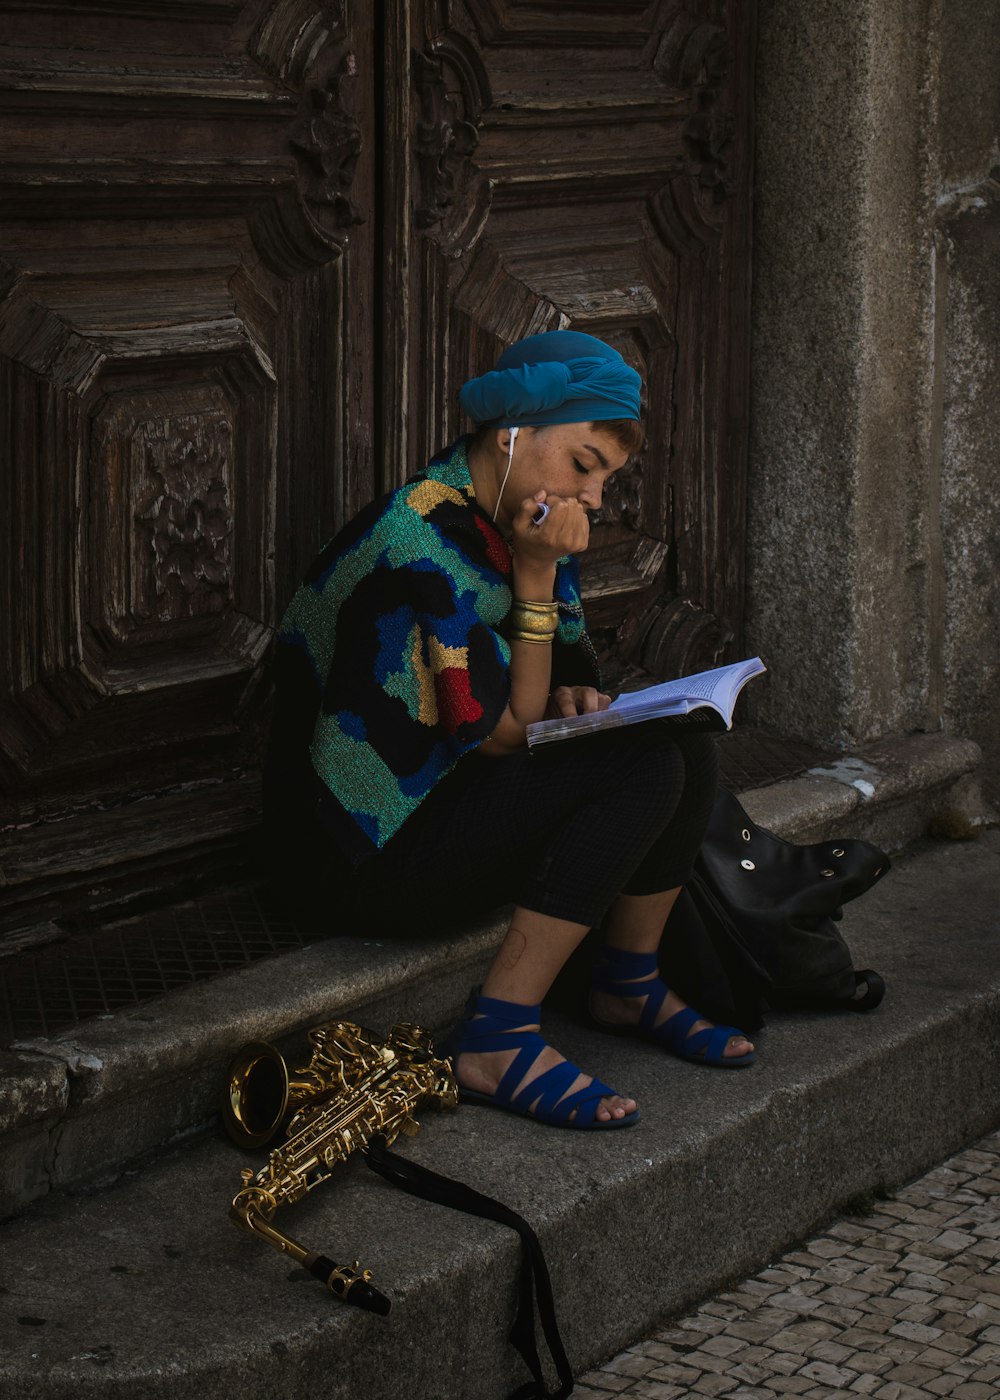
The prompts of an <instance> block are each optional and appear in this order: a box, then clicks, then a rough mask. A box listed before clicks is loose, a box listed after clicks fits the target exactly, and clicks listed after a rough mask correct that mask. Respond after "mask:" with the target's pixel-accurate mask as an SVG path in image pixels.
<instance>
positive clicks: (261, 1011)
mask: <svg viewBox="0 0 1000 1400" xmlns="http://www.w3.org/2000/svg"><path fill="white" fill-rule="evenodd" d="M978 757H979V750H978V748H977V747H976V745H975V744H971V743H969V742H967V741H963V740H957V739H950V738H948V737H947V736H944V735H916V736H913V737H911V738H907V739H901V740H893V741H887V742H886V743H883V744H882V745H879V746H876V747H873V748H872V749H870V750H866V752H865V754H864V755H859V756H858V757H857V758H846V759H844V760H841V761H840V762H839V763H838V764H837V765H835V766H834V767H832V768H830V769H825V770H816V771H815V772H813V773H811V774H809V775H806V776H805V777H802V778H796V779H793V780H791V781H788V782H783V783H775V784H773V785H772V786H770V787H767V788H760V789H756V790H754V791H752V792H749V793H746V794H745V795H744V799H743V800H744V803H745V805H746V807H747V809H748V811H749V812H750V815H751V816H752V817H753V818H754V820H756V821H759V822H761V823H762V824H763V825H764V826H766V827H769V828H770V829H771V830H773V831H775V832H777V833H778V834H779V835H782V836H784V837H786V838H787V839H792V840H804V841H818V840H822V839H824V838H828V837H832V836H852V835H862V836H866V837H867V838H868V839H871V840H875V841H876V842H878V843H879V844H882V845H886V846H888V847H889V848H890V849H893V850H895V849H898V847H899V846H900V844H901V843H902V842H903V841H906V840H910V839H912V838H913V837H914V836H916V835H918V834H919V833H920V832H922V831H923V830H924V829H925V828H926V826H927V822H928V821H929V819H930V818H931V817H932V816H933V815H934V814H935V813H936V812H938V811H940V810H941V809H942V807H947V806H952V805H954V804H955V803H956V802H958V801H964V802H965V807H966V810H967V811H968V812H969V814H970V816H971V817H973V818H975V817H976V816H977V815H978V816H982V815H983V811H982V808H981V805H977V801H976V795H975V793H973V794H972V795H971V797H970V795H969V793H965V795H964V796H963V797H959V796H956V794H957V793H958V792H959V789H960V788H961V785H962V784H963V783H968V782H969V775H970V774H971V773H972V771H973V770H974V768H975V766H976V763H977V762H978ZM502 936H503V921H502V920H501V919H500V918H497V919H496V920H494V921H492V922H490V923H487V924H484V925H482V926H480V927H477V928H471V929H469V930H468V931H466V932H463V933H460V934H454V935H451V936H448V937H444V938H441V939H436V940H424V941H416V942H399V943H395V944H393V943H387V942H383V941H375V940H370V939H366V938H364V937H353V938H350V937H343V938H335V939H331V940H330V941H328V942H320V943H317V944H315V945H314V946H313V947H311V948H308V949H305V950H304V951H302V952H300V953H295V954H286V955H285V956H283V957H282V958H281V960H280V962H276V961H275V960H273V959H269V960H266V961H263V962H259V963H256V964H253V965H251V966H250V967H247V968H245V969H243V970H241V971H239V972H237V973H232V974H230V975H228V976H225V977H220V978H215V979H213V980H211V981H208V982H203V983H199V984H196V985H194V986H192V987H190V988H188V989H186V990H184V991H179V992H175V993H172V994H171V995H170V996H169V997H165V998H161V999H160V1000H158V1001H153V1002H149V1003H146V1004H144V1005H142V1006H139V1007H136V1008H135V1009H133V1010H130V1011H125V1012H119V1013H117V1014H116V1015H113V1016H107V1017H102V1018H100V1019H98V1020H95V1021H90V1022H88V1023H86V1024H82V1025H80V1026H77V1027H75V1028H74V1029H73V1030H72V1031H71V1032H67V1033H66V1034H65V1035H62V1036H57V1037H55V1038H53V1039H51V1040H32V1041H27V1042H23V1043H21V1044H20V1045H18V1046H17V1047H15V1053H14V1054H13V1055H12V1056H11V1058H10V1063H9V1065H8V1075H7V1077H5V1078H4V1079H2V1080H0V1219H2V1218H4V1217H6V1216H9V1215H11V1214H13V1213H15V1212H17V1211H19V1210H22V1209H24V1208H25V1207H26V1206H27V1205H28V1204H30V1202H31V1201H33V1200H36V1199H38V1198H39V1197H40V1196H43V1195H44V1194H46V1193H47V1192H48V1191H50V1190H53V1189H56V1190H58V1189H66V1188H74V1187H76V1186H79V1185H81V1184H84V1183H94V1182H107V1181H109V1180H110V1179H113V1177H114V1176H115V1174H116V1173H117V1172H119V1171H121V1170H122V1169H123V1168H124V1167H125V1166H127V1165H128V1164H130V1163H132V1162H134V1161H136V1160H137V1159H139V1158H142V1157H143V1156H144V1155H145V1154H148V1153H150V1152H153V1151H155V1150H157V1149H159V1148H162V1147H164V1146H166V1145H168V1144H170V1143H171V1142H174V1141H177V1140H179V1139H181V1138H183V1137H185V1136H186V1135H188V1134H191V1133H193V1132H198V1131H204V1130H205V1129H206V1128H207V1127H208V1125H209V1124H210V1123H211V1121H212V1119H213V1116H214V1114H215V1112H216V1109H217V1102H218V1094H219V1089H220V1085H221V1084H222V1082H223V1079H224V1072H225V1066H226V1064H227V1062H228V1060H229V1058H230V1057H231V1055H232V1054H233V1052H234V1051H235V1050H236V1049H237V1047H238V1046H240V1045H242V1044H243V1043H244V1042H245V1041H247V1040H256V1039H264V1040H271V1041H274V1042H276V1043H277V1044H278V1045H279V1047H280V1048H282V1049H285V1048H286V1046H287V1044H288V1042H289V1041H290V1039H291V1038H293V1037H294V1036H295V1035H296V1034H297V1033H298V1032H299V1031H301V1030H302V1028H304V1027H306V1026H309V1025H313V1024H315V1023H317V1022H318V1021H322V1020H327V1019H330V1018H331V1017H334V1016H347V1017H349V1018H353V1019H356V1020H360V1021H362V1022H364V1023H368V1024H370V1025H373V1026H381V1027H388V1026H389V1025H391V1024H392V1022H393V1021H394V1020H397V1019H399V1018H401V1017H405V1018H409V1019H415V1020H418V1021H421V1022H423V1023H424V1024H426V1025H428V1026H430V1027H431V1028H437V1027H440V1026H442V1025H445V1024H446V1023H447V1022H449V1021H450V1020H452V1019H453V1018H454V1016H455V1015H456V1014H457V1012H458V1010H459V1009H460V1007H461V1005H462V1004H463V1002H464V1000H465V997H466V994H467V992H468V989H469V987H470V986H472V985H473V984H474V983H475V982H477V981H479V980H481V977H482V975H483V973H484V971H485V969H486V966H487V965H488V963H489V960H490V958H491V956H492V953H493V951H494V950H495V948H496V947H497V945H498V944H499V942H500V940H501V938H502ZM860 965H863V964H859V966H860ZM875 965H876V966H878V965H879V964H878V961H877V959H876V960H875ZM0 1068H3V1065H0Z"/></svg>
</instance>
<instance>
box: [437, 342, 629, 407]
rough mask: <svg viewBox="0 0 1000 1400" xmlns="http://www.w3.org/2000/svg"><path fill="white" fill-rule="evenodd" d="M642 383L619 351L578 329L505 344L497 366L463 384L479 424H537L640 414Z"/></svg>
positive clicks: (463, 401)
mask: <svg viewBox="0 0 1000 1400" xmlns="http://www.w3.org/2000/svg"><path fill="white" fill-rule="evenodd" d="M641 385H642V381H641V379H640V378H639V376H638V374H636V372H635V370H634V369H632V368H631V366H630V365H627V364H626V363H625V361H624V360H623V359H622V357H621V355H619V353H618V351H617V350H613V349H612V348H611V346H610V345H605V343H604V341H603V340H598V339H597V338H596V337H595V336H592V335H584V334H583V333H582V332H581V331H543V332H542V334H541V335H529V336H528V337H527V339H526V340H518V341H516V342H515V343H514V344H513V345H511V346H509V347H508V349H506V350H505V351H504V352H503V354H502V355H501V356H500V358H499V360H498V361H497V367H496V369H495V370H491V371H490V373H489V374H483V375H480V377H479V378H478V379H470V380H469V382H468V383H467V384H464V385H463V386H462V391H461V393H460V395H459V402H460V403H461V405H462V410H463V412H465V413H467V414H468V415H469V417H470V418H471V419H472V421H473V422H474V423H475V424H476V426H477V427H480V426H482V425H483V424H490V425H491V426H492V425H495V426H497V427H510V428H529V427H530V428H541V427H547V426H548V425H549V424H551V423H585V422H586V423H599V422H607V421H608V420H609V419H612V418H635V419H638V418H639V390H640V388H641Z"/></svg>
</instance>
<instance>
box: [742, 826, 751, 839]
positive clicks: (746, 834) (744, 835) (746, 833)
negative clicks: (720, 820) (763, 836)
mask: <svg viewBox="0 0 1000 1400" xmlns="http://www.w3.org/2000/svg"><path fill="white" fill-rule="evenodd" d="M740 835H741V836H742V837H743V840H744V841H749V840H750V833H749V831H747V829H746V827H744V828H743V830H742V831H741V832H740Z"/></svg>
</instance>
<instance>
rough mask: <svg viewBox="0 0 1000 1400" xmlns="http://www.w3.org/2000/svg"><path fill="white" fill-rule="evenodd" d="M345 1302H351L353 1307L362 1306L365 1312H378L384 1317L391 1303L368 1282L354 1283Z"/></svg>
mask: <svg viewBox="0 0 1000 1400" xmlns="http://www.w3.org/2000/svg"><path fill="white" fill-rule="evenodd" d="M344 1301H345V1302H346V1303H353V1304H354V1305H355V1307H358V1308H364V1309H365V1311H366V1312H373V1313H378V1315H379V1316H380V1317H385V1316H386V1315H387V1314H388V1312H389V1309H390V1308H391V1307H392V1303H391V1302H390V1301H389V1299H388V1298H387V1297H386V1296H385V1294H384V1293H380V1292H379V1291H378V1289H377V1288H373V1287H372V1286H371V1284H370V1283H364V1282H362V1283H356V1284H355V1285H354V1287H353V1288H352V1289H351V1291H350V1292H349V1293H348V1295H347V1297H346V1298H345V1299H344Z"/></svg>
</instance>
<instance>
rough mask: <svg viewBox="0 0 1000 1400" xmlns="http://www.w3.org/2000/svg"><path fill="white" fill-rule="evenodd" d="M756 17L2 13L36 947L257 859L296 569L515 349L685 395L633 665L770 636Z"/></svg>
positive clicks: (0, 585) (2, 741) (4, 580)
mask: <svg viewBox="0 0 1000 1400" xmlns="http://www.w3.org/2000/svg"><path fill="white" fill-rule="evenodd" d="M753 10H754V6H753V4H752V3H751V0H738V3H737V0H606V3H595V0H396V2H395V3H389V2H388V0H387V2H386V3H384V4H383V3H366V0H173V3H170V4H163V3H160V0H38V2H37V3H36V0H30V3H29V0H0V112H2V117H3V136H2V138H0V139H2V147H0V532H2V533H0V550H2V554H0V829H2V836H0V902H2V908H0V927H2V926H6V927H7V928H10V927H12V926H15V927H16V926H17V925H19V924H25V923H28V922H31V921H36V922H37V920H38V919H39V918H40V917H44V916H46V915H47V914H53V915H54V914H56V913H60V914H61V915H63V917H65V911H66V909H67V908H72V907H74V906H75V907H88V906H93V907H100V906H106V905H108V904H109V903H113V901H114V900H115V899H116V898H118V897H121V896H125V895H129V896H131V895H133V894H135V893H141V892H143V891H149V892H155V891H157V890H161V889H163V888H164V887H167V886H169V885H171V884H175V885H176V883H177V882H183V881H184V880H186V879H189V878H197V879H202V880H203V879H204V878H205V877H206V875H208V874H210V873H211V871H212V869H213V868H215V867H218V868H220V869H222V868H225V867H226V866H227V864H228V863H229V862H231V860H232V857H233V853H234V851H235V850H237V849H238V848H240V846H241V843H243V842H244V841H245V838H246V833H247V832H248V831H250V830H251V829H252V827H253V826H254V824H255V822H256V818H257V803H258V781H257V769H258V765H259V756H260V747H261V733H262V729H263V725H264V722H265V718H266V695H265V691H266V686H265V684H264V680H263V677H264V674H265V670H264V660H265V653H266V649H267V645H268V642H269V639H270V636H271V633H272V629H273V626H274V623H275V621H276V619H277V618H278V616H280V613H281V611H282V609H283V607H284V606H285V604H286V603H287V601H288V598H289V597H290V595H291V593H292V591H293V589H294V587H295V585H296V583H297V581H298V578H299V576H300V575H301V572H302V570H303V569H304V567H305V566H306V564H307V563H308V562H309V560H310V558H311V557H312V555H313V554H314V553H315V551H316V550H317V548H318V547H319V546H320V544H321V543H322V542H323V541H324V540H325V539H326V538H328V537H329V535H330V534H331V533H332V532H333V530H334V529H335V528H336V526H337V525H339V524H340V523H341V522H342V521H343V519H344V518H346V517H347V516H348V515H350V514H352V513H353V512H354V510H356V509H357V507H358V506H359V505H360V504H361V503H362V502H363V501H365V500H367V499H369V498H370V497H371V496H372V495H373V494H375V493H376V492H377V491H379V490H381V489H384V488H386V487H388V486H391V485H393V484H394V483H395V482H397V481H398V480H400V479H402V477H403V476H404V475H405V474H406V472H407V471H408V470H412V469H413V468H415V467H416V466H418V465H420V464H421V463H423V461H424V460H426V458H427V456H428V455H429V454H430V453H431V452H432V451H433V450H435V449H436V448H437V447H438V446H440V445H441V444H442V443H443V442H445V441H447V440H449V439H450V438H452V437H453V436H454V435H455V434H456V432H457V431H458V430H459V428H460V426H461V425H460V423H459V420H458V410H457V403H456V398H457V388H458V385H459V384H460V383H461V382H462V380H463V379H464V378H466V377H467V376H468V375H469V374H470V373H478V372H480V371H481V370H482V369H483V368H484V367H485V366H487V365H488V364H489V363H490V362H491V361H492V359H493V358H494V356H495V355H496V353H497V352H498V351H499V349H500V348H501V347H502V346H503V345H505V344H507V343H509V342H510V341H512V340H514V339H516V338H518V337H519V336H522V335H526V334H529V333H531V332H533V331H537V330H542V329H546V328H551V327H557V326H564V325H569V326H573V327H575V328H579V329H581V330H587V331H591V332H593V333H596V334H598V335H601V336H603V337H605V338H606V339H608V340H610V341H611V342H612V343H614V344H615V345H617V346H618V347H619V348H620V349H621V350H622V352H623V354H625V356H626V358H628V359H629V360H630V361H631V362H632V363H633V364H634V365H635V366H636V367H637V368H638V369H639V370H640V371H641V372H642V373H643V377H644V379H645V380H646V382H647V384H648V386H649V389H648V426H649V448H648V451H647V452H646V453H645V455H644V457H643V460H642V462H641V463H640V465H639V467H638V468H637V469H636V471H635V472H634V473H633V474H632V475H631V476H630V477H629V479H628V480H627V481H625V482H622V483H621V484H620V485H618V486H616V488H615V490H614V493H613V494H612V495H611V496H610V497H609V500H608V502H607V505H606V509H605V511H604V513H603V520H602V522H601V524H600V526H599V528H598V530H597V532H596V535H595V540H594V546H593V548H592V549H591V551H590V552H589V553H588V555H587V557H586V568H585V583H586V587H587V592H588V594H589V605H588V612H589V615H590V617H591V620H592V623H593V624H596V626H597V627H598V629H599V630H600V631H601V632H602V637H603V641H604V645H605V650H606V652H607V653H608V656H609V657H610V659H611V661H612V667H613V668H617V669H618V671H622V670H627V668H628V667H629V666H631V665H635V664H640V665H643V666H645V667H646V668H648V669H650V670H652V671H654V672H658V673H665V672H666V671H668V670H677V669H683V668H686V667H693V666H697V665H698V664H700V663H701V662H703V661H706V660H710V659H711V658H712V657H713V656H714V655H716V654H717V653H718V652H719V650H720V648H721V647H722V646H723V645H724V643H725V640H726V638H727V637H728V636H729V635H730V634H731V633H732V632H734V631H735V630H737V629H738V625H739V618H740V611H741V586H742V566H741V558H742V522H743V473H744V453H745V429H746V424H745V383H746V350H747V343H746V342H747V335H746V308H747V288H748V230H749V218H748V215H749V174H750V170H749V130H750V96H749V94H750V73H751V62H752V29H753ZM685 599H687V600H689V601H687V602H685V601H683V600H685Z"/></svg>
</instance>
